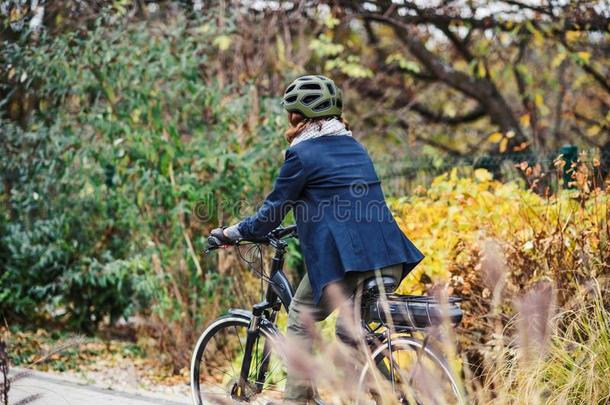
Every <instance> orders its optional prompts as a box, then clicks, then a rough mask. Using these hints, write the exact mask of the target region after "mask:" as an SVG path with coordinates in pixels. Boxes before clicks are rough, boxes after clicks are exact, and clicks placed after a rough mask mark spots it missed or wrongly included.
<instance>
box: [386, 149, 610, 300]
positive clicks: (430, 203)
mask: <svg viewBox="0 0 610 405" xmlns="http://www.w3.org/2000/svg"><path fill="white" fill-rule="evenodd" d="M503 139H507V138H506V137H504V138H503ZM518 166H519V168H521V169H522V170H527V169H531V168H530V166H529V165H528V164H527V162H522V163H520V164H518ZM570 198H571V197H570V195H569V194H568V193H566V194H559V195H557V196H555V197H554V198H552V199H551V200H550V201H548V200H545V198H543V197H540V196H538V195H537V194H535V193H533V192H531V191H529V190H527V189H525V188H523V187H521V186H519V185H518V184H517V183H514V182H511V183H504V184H503V183H500V182H498V181H494V180H493V179H492V175H491V173H489V172H487V171H486V170H484V169H477V170H474V171H473V174H472V176H467V177H464V176H460V175H458V173H457V171H453V172H452V173H446V174H444V175H442V176H439V177H437V178H436V179H434V181H433V182H432V185H431V186H430V187H429V188H428V190H427V192H426V194H418V195H411V196H410V197H409V198H402V199H397V200H391V201H390V205H391V207H392V211H393V212H394V213H395V215H396V220H397V223H398V225H399V226H400V228H401V229H402V230H403V231H404V232H405V234H406V235H407V236H408V237H409V238H410V239H411V240H412V241H413V243H414V244H415V245H416V246H417V247H418V248H419V249H420V250H421V251H422V252H423V253H424V255H426V259H425V260H424V261H423V262H422V263H421V264H420V265H419V266H417V267H416V269H415V270H414V272H413V273H412V274H410V275H409V276H408V277H407V278H406V279H405V281H404V282H403V284H402V285H401V287H400V292H401V293H407V292H409V293H418V292H420V291H424V290H425V286H424V285H423V284H422V283H421V282H420V278H421V276H422V275H423V274H425V275H427V276H428V277H429V278H430V279H432V282H433V283H435V282H447V281H448V280H450V279H451V276H452V275H451V271H452V270H454V271H456V273H455V274H454V277H455V276H464V273H463V272H462V271H464V270H459V269H466V270H465V271H469V269H472V267H469V266H471V260H472V257H473V256H476V255H477V254H478V250H479V248H480V246H479V241H481V240H482V238H488V237H489V238H493V239H495V240H498V241H501V243H503V244H504V243H506V244H507V245H508V246H511V247H512V248H511V251H513V252H522V254H527V255H528V256H532V257H538V255H541V254H544V253H543V252H542V250H541V249H542V248H541V245H540V239H537V238H538V236H537V235H540V234H541V232H543V233H544V232H546V234H547V235H548V234H552V233H553V232H554V231H553V229H554V228H553V227H554V226H555V225H554V224H556V223H562V224H563V223H566V224H568V228H570V229H568V230H567V231H566V232H565V236H570V240H571V242H570V243H571V244H573V243H574V241H575V240H577V238H578V236H577V235H578V231H577V229H576V228H575V227H578V226H580V225H582V227H583V228H585V229H586V230H590V228H591V224H598V223H601V222H600V221H601V220H605V219H603V217H602V218H599V219H595V215H603V213H604V212H605V211H604V210H594V209H590V208H587V209H582V210H581V211H579V215H581V216H578V217H577V218H578V220H574V218H572V219H571V220H570V215H572V214H570V212H571V210H570V209H566V207H568V206H571V207H574V209H577V210H578V209H581V208H580V206H579V205H578V203H576V202H572V201H571V199H570ZM572 203H573V205H569V204H572ZM587 224H588V225H587ZM549 227H550V228H549Z"/></svg>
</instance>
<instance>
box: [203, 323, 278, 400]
mask: <svg viewBox="0 0 610 405" xmlns="http://www.w3.org/2000/svg"><path fill="white" fill-rule="evenodd" d="M249 323H250V322H249V320H248V319H247V318H243V317H240V316H235V315H227V316H224V317H221V318H219V319H217V320H216V321H214V322H213V323H212V324H211V325H210V326H209V327H208V328H207V329H206V330H205V331H204V332H203V334H202V335H201V337H200V338H199V340H198V342H197V344H196V346H195V350H194V352H193V357H192V360H191V392H192V396H193V401H194V403H195V404H197V405H203V404H214V403H222V404H224V403H227V400H230V401H236V402H248V403H253V404H266V403H267V402H268V401H270V400H278V399H281V397H282V394H283V391H284V384H285V380H286V368H285V366H284V363H283V361H282V359H281V358H280V356H279V355H278V354H277V353H276V352H275V351H274V350H273V342H272V340H273V337H274V336H275V331H273V330H270V329H268V328H265V327H261V328H259V329H258V330H257V331H255V332H253V333H255V335H254V339H255V340H254V345H253V347H252V354H251V363H250V370H249V372H248V378H247V380H245V381H242V380H241V378H240V371H241V368H242V362H243V360H244V354H245V347H246V339H247V336H248V326H249Z"/></svg>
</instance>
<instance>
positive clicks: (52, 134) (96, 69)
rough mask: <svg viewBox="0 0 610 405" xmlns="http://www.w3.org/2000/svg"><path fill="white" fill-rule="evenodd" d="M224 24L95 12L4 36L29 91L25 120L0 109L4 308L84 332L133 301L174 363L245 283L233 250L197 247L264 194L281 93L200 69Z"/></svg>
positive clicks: (211, 64) (0, 305)
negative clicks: (35, 37)
mask: <svg viewBox="0 0 610 405" xmlns="http://www.w3.org/2000/svg"><path fill="white" fill-rule="evenodd" d="M227 27H228V28H225V31H226V30H230V27H231V25H230V24H227ZM225 31H223V30H222V29H219V28H217V27H216V24H215V22H214V21H212V20H206V19H193V20H185V19H183V18H182V17H180V16H177V17H172V18H170V19H168V20H167V21H166V22H165V23H164V24H159V23H157V22H155V21H148V22H142V23H130V24H128V25H127V26H123V25H122V24H121V23H120V21H119V22H118V23H117V22H114V23H112V24H109V23H107V22H106V21H105V20H104V19H100V20H98V21H97V22H96V24H95V27H93V29H92V30H91V31H90V32H89V33H87V34H86V35H85V34H83V33H82V32H71V33H70V32H68V33H65V34H61V35H58V36H57V37H55V38H46V37H44V36H42V38H41V39H40V41H39V42H37V43H30V44H27V45H24V46H17V45H12V46H10V47H7V48H5V49H3V51H2V56H3V58H5V60H6V61H7V66H10V67H11V69H12V74H13V75H18V76H19V77H23V78H27V80H25V81H24V86H26V89H25V90H26V91H31V92H32V93H34V94H36V97H37V102H38V105H39V110H38V111H37V112H36V113H34V114H33V115H32V116H31V117H30V118H29V121H28V122H27V124H26V125H25V127H17V126H15V125H13V124H10V123H9V122H8V121H6V120H4V121H2V122H1V124H2V129H3V131H2V132H3V144H4V145H6V147H3V149H2V151H0V161H1V162H2V163H1V165H2V173H3V188H2V194H1V198H2V202H3V204H2V206H1V208H0V209H1V211H0V214H1V216H0V218H1V219H2V224H1V226H2V231H3V232H2V237H1V238H0V254H1V256H0V266H2V268H4V269H6V270H7V271H6V272H4V273H3V275H2V278H1V280H2V284H1V285H0V310H1V311H2V314H3V315H4V316H5V317H6V318H7V319H9V320H11V321H19V322H27V321H36V320H40V319H41V318H44V319H48V318H53V319H55V320H65V321H69V323H70V324H71V325H72V326H73V327H75V328H77V329H84V330H88V331H92V330H94V329H95V327H96V324H97V323H99V322H100V321H102V320H105V319H107V320H108V321H111V322H112V321H114V320H115V319H117V318H118V317H121V316H123V317H126V316H129V315H130V314H133V313H134V311H140V313H142V314H143V315H145V316H147V317H148V321H147V322H145V323H144V325H143V327H144V328H145V329H146V330H147V331H148V332H149V333H152V334H153V335H154V336H156V337H158V338H159V341H160V342H162V343H161V344H162V345H163V350H164V351H166V352H169V353H173V356H174V357H173V360H172V361H173V363H174V364H175V365H176V367H178V368H181V367H183V366H185V365H186V364H187V358H188V356H189V353H188V350H185V349H184V348H185V347H190V346H191V344H192V343H193V341H194V339H195V335H196V332H197V331H198V330H199V329H200V327H201V325H202V323H203V322H204V321H205V320H206V319H209V318H211V317H214V316H216V315H217V314H218V312H219V311H220V310H221V308H226V306H228V304H229V303H230V302H231V301H232V300H235V299H241V300H242V301H243V299H245V298H246V297H244V295H247V294H248V291H249V289H247V288H246V289H245V290H244V289H243V288H241V287H240V283H236V282H235V280H234V274H235V273H234V271H235V270H238V269H235V270H234V269H232V268H231V267H232V265H233V264H235V263H234V262H233V261H232V260H231V258H230V257H228V256H227V255H221V257H220V259H219V262H218V263H215V262H212V261H209V260H206V261H205V262H202V261H200V259H199V253H198V249H199V248H200V247H202V246H203V243H202V242H203V239H202V237H201V236H202V235H205V234H206V233H207V232H208V231H209V230H210V228H211V227H213V226H216V225H217V224H219V223H229V222H230V221H232V220H233V218H235V217H240V216H242V215H244V214H245V213H250V212H252V211H253V207H250V206H246V204H244V203H243V202H244V201H259V200H261V199H262V197H263V195H262V191H263V190H264V189H266V188H268V186H269V185H270V183H271V180H272V178H273V176H274V174H275V172H276V170H277V168H278V166H279V164H280V163H281V150H282V146H283V142H284V141H283V140H282V138H281V136H280V134H281V132H282V131H281V127H282V126H283V124H284V122H283V120H281V119H279V115H280V113H281V107H280V106H279V104H278V103H277V100H276V99H269V98H265V97H262V96H259V95H258V93H257V92H256V91H252V90H253V87H252V86H250V85H249V84H248V83H243V84H242V85H241V86H239V87H233V86H221V85H220V84H218V83H217V82H215V80H213V79H210V78H209V76H208V75H207V74H206V71H207V70H208V69H216V68H217V67H216V65H215V60H214V55H216V52H217V49H216V45H214V44H215V41H214V39H215V38H217V37H218V36H219V35H223V34H224V33H226V32H225ZM227 32H228V31H227ZM244 122H246V124H244ZM253 139H256V142H253ZM270 150H277V153H269V151H270ZM253 167H256V170H253Z"/></svg>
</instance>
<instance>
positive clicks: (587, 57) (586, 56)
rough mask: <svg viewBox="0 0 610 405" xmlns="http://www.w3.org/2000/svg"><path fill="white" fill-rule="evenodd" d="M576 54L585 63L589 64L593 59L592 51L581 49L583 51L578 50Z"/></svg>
mask: <svg viewBox="0 0 610 405" xmlns="http://www.w3.org/2000/svg"><path fill="white" fill-rule="evenodd" d="M576 56H577V57H578V60H579V61H580V62H582V63H584V64H587V65H588V64H589V61H590V60H591V53H590V52H586V51H581V52H576Z"/></svg>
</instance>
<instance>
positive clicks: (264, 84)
mask: <svg viewBox="0 0 610 405" xmlns="http://www.w3.org/2000/svg"><path fill="white" fill-rule="evenodd" d="M367 3H368V5H366V6H365V5H364V2H356V1H336V2H332V3H330V4H326V3H324V2H319V3H318V2H294V3H293V2H285V3H282V4H283V5H282V6H281V7H280V6H278V5H277V4H275V3H270V2H269V3H267V2H259V3H249V2H244V3H238V2H229V3H227V2H220V3H215V2H198V1H195V2H189V1H175V2H170V1H157V2H144V1H138V2H131V1H125V0H122V1H106V2H86V1H78V2H76V1H57V2H52V3H51V2H30V3H27V2H24V1H1V2H0V12H1V14H2V16H3V21H2V48H1V51H0V68H1V71H0V77H1V79H0V84H1V86H0V99H1V101H0V103H1V104H0V106H1V108H2V111H1V114H2V116H1V122H0V124H1V132H0V136H1V137H2V139H1V141H2V148H1V149H0V167H1V175H2V185H1V189H0V191H1V194H0V200H1V202H2V204H1V205H0V268H1V271H2V272H1V275H0V280H1V283H0V311H1V313H2V316H3V318H4V319H5V320H6V321H7V322H8V324H9V325H21V326H28V325H29V326H36V325H40V324H41V323H47V324H48V323H49V322H51V323H53V324H55V325H56V326H57V327H58V328H69V329H72V330H80V331H85V332H88V333H94V332H96V331H97V330H98V328H99V327H100V326H102V327H103V326H107V325H112V324H114V323H115V321H117V320H120V319H127V318H130V319H132V320H134V319H136V320H137V322H136V324H137V328H138V330H139V332H140V335H146V336H150V337H152V338H153V342H154V343H153V345H154V350H156V351H157V352H158V353H161V359H162V360H163V361H164V362H166V363H168V364H171V365H172V367H173V368H174V371H176V372H178V371H179V370H180V369H181V368H183V367H185V365H187V364H188V358H189V351H188V350H185V349H184V348H185V347H191V346H192V343H193V341H194V339H195V338H196V335H197V333H198V332H199V331H200V330H201V329H202V326H203V325H204V324H205V323H206V322H207V321H209V320H210V319H213V318H214V317H215V316H217V315H218V314H220V313H221V312H223V311H224V310H225V309H226V308H228V307H229V306H231V305H234V304H239V305H244V302H246V301H249V300H253V299H255V298H256V294H257V291H258V290H257V285H258V284H257V281H256V279H254V278H253V277H251V276H250V275H249V274H248V273H245V272H244V271H243V269H241V268H240V267H239V263H238V261H237V260H236V258H235V257H234V256H233V255H232V254H231V253H230V252H223V253H221V254H219V255H218V257H214V258H207V257H205V258H204V257H202V255H201V254H200V251H201V249H202V247H203V245H204V238H203V236H204V235H206V233H207V232H208V231H209V230H210V229H211V228H213V227H215V226H217V225H218V224H228V223H231V222H233V221H235V220H237V219H239V218H241V217H243V216H244V215H246V214H249V213H252V212H253V211H254V209H255V205H256V202H258V201H261V200H262V199H263V198H264V195H265V193H266V192H267V191H268V190H269V189H270V187H271V184H272V180H273V177H274V174H275V173H276V171H277V168H278V167H279V165H280V163H281V161H282V150H283V148H284V147H285V143H284V141H283V139H282V136H281V134H282V132H283V130H284V128H285V126H286V124H287V123H286V120H285V117H284V115H283V112H282V111H281V108H280V106H279V103H278V101H279V96H280V94H281V92H282V90H283V87H284V86H285V84H286V83H287V82H289V81H290V80H291V79H293V78H294V77H296V76H298V75H299V74H303V73H305V72H313V71H316V72H322V73H324V74H328V75H330V76H332V77H333V78H335V79H336V80H337V82H339V83H340V85H341V87H342V88H344V90H345V93H346V99H347V104H346V116H347V118H348V119H349V120H350V121H351V122H352V124H353V125H354V127H355V134H356V136H357V138H358V139H359V140H360V141H362V142H363V143H364V144H365V145H366V146H367V147H368V148H369V150H370V151H371V154H372V156H373V158H374V160H376V162H378V168H379V170H380V172H384V173H385V172H392V171H396V170H398V172H400V169H401V168H402V167H404V165H405V164H408V163H409V162H413V161H417V159H420V157H422V156H423V157H425V158H426V159H427V160H425V162H426V164H428V162H443V161H446V160H448V159H457V160H456V161H460V159H462V160H468V159H471V157H473V156H479V155H485V156H492V157H494V158H496V159H497V161H499V162H501V161H503V160H505V159H509V160H511V161H514V160H515V159H517V161H520V162H521V161H523V162H524V165H521V166H520V168H519V169H515V168H514V167H513V166H512V165H510V164H505V165H503V166H497V167H494V168H492V169H493V170H492V172H493V175H494V176H495V177H496V178H501V179H504V180H507V179H511V178H513V179H517V180H516V182H512V183H508V184H501V183H499V182H496V181H494V180H493V179H492V177H491V176H492V174H490V173H488V172H486V171H482V170H481V169H477V170H474V171H473V170H472V168H468V169H466V170H465V171H464V170H461V171H460V173H461V174H464V173H466V174H467V175H459V174H458V172H455V171H454V172H452V173H451V174H450V175H449V174H448V175H446V176H445V177H443V178H439V179H437V180H435V181H434V182H430V181H429V180H430V177H431V176H427V175H426V174H427V173H428V172H429V171H431V170H430V169H431V167H423V168H422V167H419V168H418V170H416V171H413V172H408V173H403V176H401V179H400V181H395V179H385V180H386V182H385V183H384V184H385V187H386V193H387V194H388V195H390V196H392V197H394V201H393V203H392V207H393V209H394V211H395V213H396V215H397V217H398V218H399V221H400V222H401V225H402V227H403V229H404V230H405V232H406V233H407V235H408V236H409V237H411V238H412V239H413V240H414V241H415V243H416V245H418V246H420V247H421V248H422V249H423V250H424V252H425V253H426V254H427V257H428V259H427V261H426V262H424V263H423V264H422V266H421V267H420V268H419V270H418V271H417V272H416V274H414V277H412V279H411V284H408V285H405V286H403V288H404V289H405V291H412V292H418V293H420V292H423V291H424V290H426V289H430V287H431V286H432V285H433V284H434V283H436V282H439V281H444V282H448V283H449V284H450V285H451V286H452V288H453V289H454V291H455V292H456V293H460V294H462V295H464V296H467V297H477V298H481V299H480V300H478V299H477V300H472V301H471V302H472V306H471V307H469V311H470V313H471V314H472V317H471V318H468V319H467V320H466V323H465V325H466V326H467V328H468V330H470V331H473V333H478V335H477V336H476V338H475V339H474V340H475V341H476V342H483V343H485V344H487V343H489V342H492V341H493V336H492V335H493V333H494V332H495V331H496V329H495V328H496V327H497V325H496V324H495V323H493V322H491V324H489V323H486V322H483V321H480V322H478V321H477V319H481V318H480V316H481V315H482V314H485V313H487V312H488V311H492V310H495V311H498V312H499V313H504V314H508V315H506V316H510V314H512V311H513V308H512V306H511V301H510V300H511V298H510V296H508V295H507V296H504V298H503V299H504V301H502V299H501V298H497V300H494V297H495V296H496V295H497V294H496V295H495V294H494V293H495V292H496V290H495V288H496V284H497V280H496V279H497V278H498V277H500V278H501V279H502V280H507V281H506V283H507V284H506V285H505V284H503V288H502V290H504V287H506V286H508V287H506V288H507V289H508V290H510V291H511V294H519V293H520V291H521V290H523V289H526V288H527V287H529V286H531V285H534V284H535V282H537V281H540V280H541V279H543V278H545V277H546V278H548V279H549V280H552V281H553V283H555V285H556V286H557V287H558V288H559V290H560V291H561V294H560V298H561V297H568V296H569V295H570V294H571V292H573V291H575V290H579V289H580V288H582V286H583V285H584V284H586V282H587V280H589V279H590V278H592V277H596V276H600V275H605V276H607V274H608V263H609V258H608V251H610V249H608V215H607V213H608V202H607V197H606V194H604V192H605V188H606V184H605V183H604V180H603V176H604V175H606V174H607V168H606V167H605V166H604V162H605V160H604V159H605V156H607V154H608V151H609V148H610V137H609V136H608V132H609V129H608V128H609V127H608V123H609V121H610V108H609V107H610V85H609V84H608V79H607V78H608V77H609V74H610V72H609V71H608V69H609V66H610V65H609V63H608V55H609V52H608V49H609V45H608V44H609V43H608V36H609V34H608V30H609V25H608V17H609V10H608V7H607V5H604V3H603V2H594V1H585V2H577V3H576V2H567V3H566V4H564V3H561V4H559V3H554V2H549V3H548V4H546V3H545V4H542V3H540V4H538V3H535V4H534V3H521V2H517V1H480V2H468V3H467V4H464V5H462V4H457V3H455V4H454V3H453V2H439V3H438V4H434V5H432V4H429V5H423V4H421V3H420V2H403V3H400V2H396V3H386V2H375V3H371V2H367ZM564 143H571V144H576V145H578V146H580V147H581V148H582V149H585V148H591V147H595V148H597V149H596V151H595V152H594V153H593V154H592V155H591V156H589V157H587V160H588V162H589V163H590V164H589V165H588V166H587V165H584V164H583V165H578V166H576V167H575V168H574V170H573V177H574V179H573V180H575V182H576V183H577V186H578V187H577V190H576V191H574V192H571V193H570V192H566V193H563V194H562V193H560V194H558V195H557V196H556V197H553V196H551V193H550V191H551V189H550V188H549V187H550V186H551V185H552V184H551V183H552V182H551V180H549V179H551V178H552V179H556V180H557V179H560V178H561V175H560V176H555V177H554V173H555V170H556V169H555V167H554V166H553V159H552V158H551V159H548V158H547V159H546V160H545V159H538V158H537V157H539V156H546V157H548V156H554V155H556V151H557V148H558V147H559V146H561V145H562V144H564ZM596 159H597V160H596ZM579 176H580V177H579ZM405 178H406V180H408V181H406V182H405V181H403V180H404V179H405ZM415 186H420V187H415ZM564 186H567V184H564ZM528 188H531V189H532V190H528ZM556 188H557V186H554V189H556ZM507 218H510V221H508V219H507ZM488 238H492V239H494V240H498V241H499V242H498V243H500V244H501V247H502V252H505V253H506V255H507V259H506V260H507V263H506V266H505V267H503V268H505V269H509V270H507V271H508V273H506V272H504V271H503V272H501V276H494V277H492V279H493V280H496V282H495V283H492V284H491V285H489V282H488V281H489V280H487V281H485V280H483V278H484V277H483V276H482V274H483V273H484V272H483V271H482V270H481V267H480V260H481V257H482V256H481V254H480V252H481V250H482V249H483V247H484V246H486V243H485V240H487V239H488ZM291 249H292V254H291V257H290V267H291V274H292V275H293V276H294V277H295V278H296V277H297V274H302V271H303V269H302V263H301V261H300V257H299V254H298V250H297V249H296V247H295V246H292V247H291ZM506 274H508V276H507V275H506ZM486 283H487V284H486ZM503 283H504V281H503ZM485 289H486V291H485ZM498 300H499V301H498ZM562 302H563V301H562ZM494 308H495V309H494ZM505 320H506V319H504V321H503V322H501V324H503V325H504V324H505V323H506V322H505ZM473 356H474V355H473ZM475 357H476V356H475ZM473 361H476V359H474V360H473Z"/></svg>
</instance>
